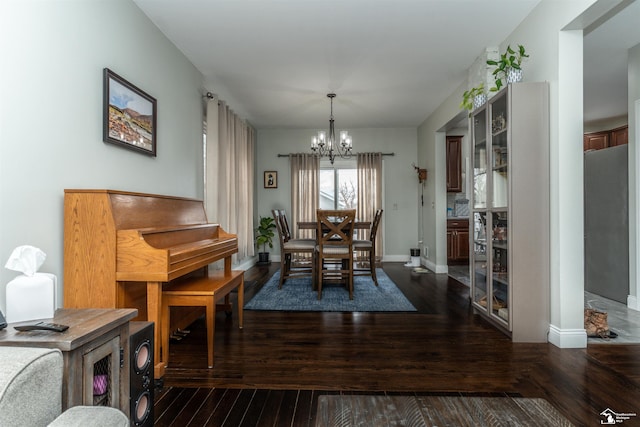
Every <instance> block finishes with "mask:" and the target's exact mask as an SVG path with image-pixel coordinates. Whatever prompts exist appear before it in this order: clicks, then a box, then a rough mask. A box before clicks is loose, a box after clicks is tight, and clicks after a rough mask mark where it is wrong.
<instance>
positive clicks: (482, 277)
mask: <svg viewBox="0 0 640 427" xmlns="http://www.w3.org/2000/svg"><path fill="white" fill-rule="evenodd" d="M472 256H473V266H472V268H471V273H472V274H473V301H474V302H477V303H478V304H480V305H481V306H483V307H485V308H486V309H488V307H487V213H486V212H474V214H473V255H472Z"/></svg>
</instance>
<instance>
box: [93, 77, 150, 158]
mask: <svg viewBox="0 0 640 427" xmlns="http://www.w3.org/2000/svg"><path fill="white" fill-rule="evenodd" d="M102 138H103V141H104V142H108V143H111V144H116V145H120V146H122V147H126V148H128V149H130V150H134V151H139V152H141V153H144V154H148V155H150V156H154V157H155V156H156V150H157V141H156V99H155V98H153V97H152V96H150V95H148V94H147V93H145V92H143V91H142V90H140V89H138V88H137V87H135V86H134V85H132V84H131V83H129V82H128V81H126V80H125V79H123V78H122V77H120V76H119V75H117V74H116V73H114V72H113V71H111V70H109V69H108V68H105V69H104V105H103V129H102Z"/></svg>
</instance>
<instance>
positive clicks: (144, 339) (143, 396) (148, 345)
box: [129, 322, 154, 427]
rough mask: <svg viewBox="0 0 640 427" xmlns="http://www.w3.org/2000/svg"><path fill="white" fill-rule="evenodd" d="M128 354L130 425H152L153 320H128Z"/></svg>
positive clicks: (148, 426) (151, 426)
mask: <svg viewBox="0 0 640 427" xmlns="http://www.w3.org/2000/svg"><path fill="white" fill-rule="evenodd" d="M129 354H130V357H129V359H130V361H131V362H130V368H129V370H130V381H129V400H130V403H131V404H130V416H129V418H130V419H131V425H132V426H142V427H153V388H154V381H153V369H154V365H153V322H130V324H129Z"/></svg>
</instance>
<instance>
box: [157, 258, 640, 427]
mask: <svg viewBox="0 0 640 427" xmlns="http://www.w3.org/2000/svg"><path fill="white" fill-rule="evenodd" d="M277 268H278V265H277V264H272V265H271V266H268V267H262V266H261V267H254V268H252V269H250V270H248V271H247V272H245V280H251V281H255V282H256V285H254V286H251V288H250V289H248V290H247V292H246V293H245V301H248V300H249V299H250V298H251V297H252V296H253V295H254V294H255V293H256V292H258V291H259V289H260V288H261V286H262V285H263V284H264V283H265V282H266V281H267V280H268V278H269V277H270V276H271V275H272V274H273V273H274V272H275V270H277ZM384 270H385V272H386V273H387V275H388V276H389V277H390V278H391V279H392V280H393V281H394V282H395V283H396V284H397V285H398V287H399V288H400V289H401V290H402V292H403V293H404V294H405V296H406V297H407V298H408V299H409V300H410V301H411V303H412V304H413V305H414V306H415V307H416V308H417V310H418V311H417V312H416V313H296V312H293V313H292V312H259V311H249V310H247V311H245V313H244V315H245V318H244V329H243V330H238V328H237V323H236V322H237V318H236V314H235V313H233V315H232V317H230V318H227V317H226V316H225V315H224V314H223V313H220V314H219V315H218V317H217V319H216V329H217V331H216V335H215V339H216V355H215V367H214V368H213V369H202V366H203V363H204V362H205V361H206V345H205V344H204V343H205V342H206V336H205V328H204V324H203V322H202V321H201V320H199V321H197V322H196V323H194V324H193V325H192V327H191V330H192V332H191V334H190V335H189V336H188V337H187V338H185V339H184V340H182V341H180V342H178V343H172V345H171V350H170V351H171V360H172V365H173V366H174V367H170V368H169V369H167V372H166V375H165V387H169V388H170V387H176V388H180V387H184V388H190V387H193V388H215V390H214V391H215V392H216V393H218V394H216V398H215V399H217V401H218V403H214V402H213V399H209V398H208V399H207V400H211V401H210V402H208V403H206V404H203V406H202V408H201V409H200V410H199V411H198V412H207V411H208V413H207V415H208V416H205V415H204V414H200V413H198V414H195V415H194V421H195V420H196V419H197V420H199V422H201V424H196V423H195V422H194V421H192V422H191V424H190V425H194V426H195V425H206V424H207V423H209V424H208V425H218V426H219V425H222V423H223V422H224V420H225V419H227V418H229V419H234V420H237V421H238V422H245V423H247V425H250V424H251V423H253V422H255V423H256V425H260V424H259V423H260V421H261V418H262V417H264V422H265V423H267V424H266V425H276V426H295V427H298V426H314V425H315V419H316V410H317V400H318V396H319V395H321V394H327V393H334V394H335V393H343V394H345V395H348V394H349V393H352V394H356V395H357V394H358V393H359V394H372V395H373V394H376V393H380V394H384V395H390V396H394V395H397V396H403V395H416V396H429V395H432V396H443V395H444V396H447V395H448V396H484V397H491V396H496V397H497V396H513V397H517V396H520V397H535V398H543V399H545V400H546V401H547V402H549V404H550V405H552V406H553V407H554V408H556V409H557V410H558V411H560V413H562V415H564V416H565V417H566V418H568V419H569V420H570V421H571V422H573V423H574V424H576V425H595V424H599V423H600V416H599V414H600V412H602V411H603V410H605V409H606V408H611V409H612V410H614V411H617V412H637V409H636V408H637V402H638V401H640V381H639V379H640V358H638V354H640V346H639V345H619V344H618V345H603V344H595V345H591V344H590V345H589V347H588V348H586V349H559V348H557V347H555V346H553V345H551V344H523V343H518V344H514V343H512V342H511V341H510V340H509V338H508V337H506V336H505V335H504V334H502V333H501V332H499V331H498V330H496V329H495V328H494V327H492V326H491V325H489V324H488V323H487V322H486V321H484V320H483V319H482V318H481V317H480V316H478V315H476V314H474V312H473V310H472V308H471V307H470V304H469V289H468V287H466V286H465V285H462V284H460V283H458V282H457V281H455V280H453V279H450V278H449V277H448V276H446V275H442V274H432V273H429V274H414V273H412V272H411V269H408V268H406V267H404V266H403V265H402V264H400V263H397V264H396V263H387V264H385V265H384ZM233 298H234V296H232V300H233ZM220 389H221V390H224V391H225V392H224V394H222V396H220V394H219V392H217V391H218V390H220ZM238 389H247V392H246V393H247V394H246V395H250V396H251V398H246V395H243V398H242V399H240V400H238V399H237V398H238V396H240V391H239V390H238ZM258 390H271V391H272V392H273V391H280V392H279V393H278V394H276V395H272V394H271V393H269V394H267V395H266V398H265V399H266V400H263V401H262V403H258V402H259V401H260V400H261V399H262V398H260V399H257V400H254V401H253V404H255V405H262V406H263V408H262V410H261V412H260V411H258V409H257V408H253V407H251V406H252V399H253V396H254V395H255V394H256V393H257V391H258ZM260 393H263V392H260ZM170 394H171V393H170V392H166V393H164V394H163V393H159V394H158V395H157V397H156V410H157V411H158V412H159V414H160V415H162V414H164V413H165V412H166V413H167V414H169V412H167V407H168V406H170V405H171V403H170V402H168V401H167V399H166V398H167V397H169V396H167V395H170ZM280 397H281V399H280ZM179 401H180V400H179V399H178V400H176V402H179ZM278 401H279V402H280V403H279V404H278V403H276V402H278ZM267 402H270V403H267ZM176 404H177V403H176ZM277 405H279V407H277V408H276V407H275V406H277ZM236 406H238V407H236ZM267 406H268V409H267ZM240 414H242V416H244V417H245V418H242V417H241V416H240ZM165 416H166V415H165ZM636 421H638V422H640V419H639V420H636ZM627 423H628V424H630V425H631V424H632V423H631V422H630V421H628V422H627Z"/></svg>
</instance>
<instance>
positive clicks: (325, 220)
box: [316, 209, 356, 299]
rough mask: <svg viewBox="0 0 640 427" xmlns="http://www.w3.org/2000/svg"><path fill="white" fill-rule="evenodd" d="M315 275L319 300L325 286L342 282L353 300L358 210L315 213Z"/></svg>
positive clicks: (322, 210) (321, 210) (323, 210)
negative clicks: (333, 282) (337, 281)
mask: <svg viewBox="0 0 640 427" xmlns="http://www.w3.org/2000/svg"><path fill="white" fill-rule="evenodd" d="M316 217H317V230H316V239H317V241H318V245H317V246H316V262H317V265H316V274H317V279H316V283H317V288H318V299H322V283H323V280H324V279H325V277H326V278H327V279H328V280H331V279H341V280H345V279H346V283H347V288H348V290H349V299H353V232H354V228H353V226H354V222H355V218H356V210H355V209H346V210H327V209H318V210H317V211H316Z"/></svg>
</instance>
